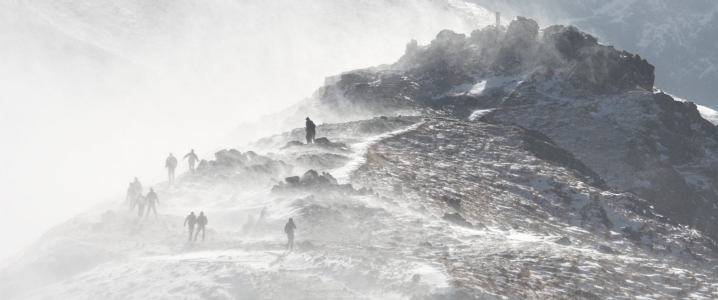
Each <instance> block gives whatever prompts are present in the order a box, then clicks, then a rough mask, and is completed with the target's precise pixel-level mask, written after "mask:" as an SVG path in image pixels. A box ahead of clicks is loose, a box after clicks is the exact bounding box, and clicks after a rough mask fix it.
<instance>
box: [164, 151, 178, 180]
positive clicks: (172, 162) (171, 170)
mask: <svg viewBox="0 0 718 300" xmlns="http://www.w3.org/2000/svg"><path fill="white" fill-rule="evenodd" d="M176 167H177V158H176V157H174V156H173V155H172V153H170V156H168V157H167V159H165V168H167V182H169V183H170V184H173V183H174V182H175V168H176Z"/></svg>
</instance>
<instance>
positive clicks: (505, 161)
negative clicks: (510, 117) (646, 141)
mask: <svg viewBox="0 0 718 300" xmlns="http://www.w3.org/2000/svg"><path fill="white" fill-rule="evenodd" d="M380 120H381V119H380ZM368 122H369V121H368ZM373 122H374V123H373V124H375V125H376V124H377V123H376V122H378V121H377V120H374V121H373ZM381 122H396V120H391V119H388V120H382V121H381ZM381 122H380V123H379V124H381ZM326 128H327V132H331V130H328V129H329V128H332V127H331V126H330V127H326ZM333 128H335V131H334V133H332V134H331V135H332V136H333V138H334V139H335V140H339V138H338V136H340V134H339V131H341V130H340V129H343V130H349V129H350V128H353V127H352V126H336V127H333ZM345 133H346V132H345ZM354 141H355V143H353V144H352V146H351V149H352V151H353V152H352V153H347V154H346V155H347V157H348V158H349V162H348V163H347V164H346V166H344V167H342V168H340V169H337V171H340V170H341V171H343V172H345V173H347V175H348V176H349V177H348V179H349V182H350V183H352V184H353V185H354V186H355V187H362V186H363V187H367V188H368V187H371V188H373V189H374V190H375V191H377V192H378V193H377V194H375V195H371V194H365V195H357V194H347V193H343V192H340V191H337V190H331V189H327V190H303V189H297V190H294V191H293V192H289V193H272V192H271V189H270V186H271V185H272V184H274V183H276V181H273V180H269V181H266V182H264V183H261V181H257V182H260V183H259V184H253V185H249V186H248V185H237V184H236V183H232V181H231V180H229V181H228V180H227V179H221V178H222V177H216V176H215V177H213V175H212V174H214V173H211V172H218V171H217V170H223V169H217V168H219V167H217V165H216V163H215V167H214V168H215V169H210V171H198V174H195V175H193V174H183V175H182V176H180V177H179V178H178V183H177V184H176V185H175V186H173V187H168V186H166V184H164V183H162V184H158V185H155V186H154V188H155V189H156V190H157V191H158V193H159V195H160V201H161V206H159V207H158V208H159V213H160V215H159V217H158V218H157V219H155V218H154V217H153V216H150V217H149V219H146V220H145V219H143V218H140V219H138V218H137V216H136V214H135V213H130V212H129V211H128V209H127V207H126V206H125V204H124V203H121V202H122V201H118V202H120V203H108V204H106V205H104V206H102V207H98V208H97V209H96V210H93V211H90V212H88V213H86V214H83V215H81V216H78V217H77V218H74V219H72V220H70V221H68V222H67V223H65V224H62V225H60V226H58V227H56V228H54V229H53V230H51V231H50V232H48V233H47V234H46V236H45V237H44V238H43V239H42V240H41V241H39V242H38V243H37V244H36V245H35V247H33V251H31V252H29V253H27V254H26V256H24V258H23V259H21V260H18V261H16V262H15V263H14V264H11V265H10V266H9V267H8V268H6V269H4V270H3V271H2V278H3V281H2V282H3V283H2V284H3V285H2V289H3V291H4V292H5V293H6V295H8V297H10V298H22V299H97V298H104V299H128V298H142V299H175V298H182V299H237V298H240V299H241V298H250V299H297V298H299V299H476V297H478V298H479V299H481V298H484V299H499V298H504V297H509V298H512V299H513V298H532V299H540V298H553V299H560V298H564V299H572V298H576V297H579V298H580V297H583V298H591V299H592V297H593V298H615V299H624V298H631V297H635V298H637V299H638V298H644V299H656V298H671V297H675V296H677V295H685V296H687V297H692V298H696V299H710V298H711V297H712V296H716V289H717V288H718V282H717V281H716V279H715V278H716V277H715V276H714V274H715V271H716V270H715V269H711V268H714V267H711V266H712V264H713V263H712V261H714V258H711V257H709V256H704V255H705V253H707V252H706V249H704V248H701V247H698V246H696V245H695V244H689V243H687V242H685V241H686V240H687V238H688V237H689V236H687V231H685V230H682V229H681V228H674V227H671V226H667V225H660V226H658V225H655V224H656V221H655V219H654V217H651V213H650V212H646V211H642V210H643V209H645V208H641V207H644V206H642V205H645V202H644V201H643V200H640V199H636V198H635V197H633V196H631V195H627V194H617V193H613V192H609V191H603V190H601V189H599V188H597V187H595V186H598V183H596V182H593V181H591V180H587V179H586V178H584V177H583V176H584V175H581V174H580V173H579V172H578V171H576V170H575V169H571V168H570V167H568V166H565V165H561V163H559V162H554V161H550V160H546V159H545V158H541V157H539V156H537V154H534V153H533V152H531V151H532V150H531V149H530V147H528V146H527V145H528V144H527V143H529V144H531V143H533V142H534V141H535V140H534V139H532V137H531V136H530V135H527V134H526V133H525V132H524V131H522V130H521V129H519V128H516V127H510V126H508V127H507V126H496V125H487V124H483V123H478V122H461V121H456V120H450V119H427V120H424V121H421V122H416V123H413V124H409V125H406V126H405V127H404V128H403V129H399V130H392V131H390V132H387V133H381V134H376V135H366V136H361V137H355V138H354ZM362 145H363V146H362ZM304 147H309V146H306V145H305V146H304ZM302 149H303V148H302ZM305 150H308V151H309V150H311V151H314V152H315V153H320V152H322V151H332V150H331V149H330V150H327V149H323V148H306V149H305ZM275 155H276V156H279V154H275ZM260 160H266V158H258V159H255V161H260ZM359 161H362V162H363V163H356V162H359ZM237 170H240V169H237ZM202 172H204V173H202ZM207 172H209V173H207ZM338 173H339V172H338ZM338 173H337V174H338ZM218 174H222V173H218ZM298 175H300V174H298ZM208 178H215V179H213V180H210V179H208ZM645 207H646V208H647V206H645ZM108 210H110V211H112V212H114V213H108V212H106V211H108ZM191 210H193V211H194V212H195V213H198V212H199V211H200V210H201V211H204V213H205V214H206V215H207V216H208V218H209V225H208V229H207V233H206V240H205V241H204V242H201V239H200V240H198V241H197V242H196V243H188V242H187V231H186V230H187V229H186V227H182V226H181V224H182V221H183V220H184V216H185V215H186V214H187V213H188V212H189V211H191ZM649 210H650V209H649ZM262 211H264V214H263V215H262V214H261V212H262ZM100 212H104V214H103V215H102V216H100V214H99V213H100ZM455 213H458V215H453V214H455ZM456 216H460V217H458V218H457V217H456ZM290 217H292V218H294V220H295V222H296V224H297V227H298V229H297V233H296V247H295V250H294V251H287V249H286V237H285V236H284V233H283V232H282V228H283V226H284V223H285V222H286V220H287V218H290ZM645 224H654V225H651V226H650V228H658V227H661V226H663V227H662V229H661V230H660V231H651V230H648V231H646V230H645V226H644V225H645ZM626 228H629V229H626ZM631 237H635V239H631ZM690 239H692V240H693V241H696V242H697V243H699V244H700V243H701V238H700V237H699V236H690ZM651 247H653V248H652V249H651ZM687 251H688V252H687ZM687 253H691V255H694V256H693V257H695V256H697V257H705V258H707V259H708V261H710V262H711V263H709V264H702V265H699V264H697V263H696V262H697V261H694V260H693V258H691V256H689V255H688V254H687Z"/></svg>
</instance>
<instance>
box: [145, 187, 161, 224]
mask: <svg viewBox="0 0 718 300" xmlns="http://www.w3.org/2000/svg"><path fill="white" fill-rule="evenodd" d="M145 199H146V202H147V215H146V216H145V219H147V218H149V217H150V210H151V211H153V212H154V213H155V219H157V208H155V202H157V205H160V199H159V198H157V194H156V193H155V190H153V189H150V192H149V193H147V196H145Z"/></svg>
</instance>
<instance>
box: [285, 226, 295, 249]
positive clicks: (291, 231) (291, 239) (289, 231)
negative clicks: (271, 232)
mask: <svg viewBox="0 0 718 300" xmlns="http://www.w3.org/2000/svg"><path fill="white" fill-rule="evenodd" d="M294 229H297V225H294V220H292V218H289V222H287V225H284V233H286V234H287V240H288V243H287V249H290V250H289V251H294Z"/></svg>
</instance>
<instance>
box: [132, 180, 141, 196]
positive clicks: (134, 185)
mask: <svg viewBox="0 0 718 300" xmlns="http://www.w3.org/2000/svg"><path fill="white" fill-rule="evenodd" d="M130 185H131V186H132V188H134V189H135V195H136V194H141V193H142V183H141V182H140V181H139V180H137V177H135V181H133V182H132V183H130Z"/></svg>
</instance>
